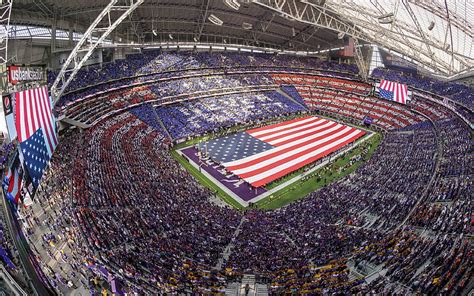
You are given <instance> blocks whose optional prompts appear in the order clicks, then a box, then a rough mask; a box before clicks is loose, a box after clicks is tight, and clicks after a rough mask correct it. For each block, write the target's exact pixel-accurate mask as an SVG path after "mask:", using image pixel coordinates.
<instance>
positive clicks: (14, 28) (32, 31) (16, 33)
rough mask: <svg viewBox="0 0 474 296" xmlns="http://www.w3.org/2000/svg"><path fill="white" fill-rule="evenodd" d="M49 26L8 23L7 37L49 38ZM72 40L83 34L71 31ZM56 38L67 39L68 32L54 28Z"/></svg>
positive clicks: (107, 40)
mask: <svg viewBox="0 0 474 296" xmlns="http://www.w3.org/2000/svg"><path fill="white" fill-rule="evenodd" d="M1 27H2V28H1V30H2V32H3V31H5V30H6V27H5V25H2V26H1ZM51 36H52V33H51V28H46V27H38V26H24V25H10V27H9V30H8V38H9V39H51ZM72 36H73V40H74V41H79V40H80V39H81V38H82V36H83V34H82V33H76V32H73V35H72ZM56 39H57V40H68V39H69V32H68V31H65V30H61V29H58V30H56ZM98 39H99V38H98V37H92V40H93V41H97V40H98ZM104 43H110V39H105V41H104Z"/></svg>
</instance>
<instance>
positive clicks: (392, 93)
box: [378, 79, 410, 104]
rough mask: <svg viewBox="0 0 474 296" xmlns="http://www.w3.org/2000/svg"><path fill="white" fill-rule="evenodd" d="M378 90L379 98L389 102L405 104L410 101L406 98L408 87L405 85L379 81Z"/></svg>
mask: <svg viewBox="0 0 474 296" xmlns="http://www.w3.org/2000/svg"><path fill="white" fill-rule="evenodd" d="M378 89H379V95H380V97H381V98H384V99H387V100H390V101H395V102H397V103H400V104H406V103H407V101H408V100H409V99H410V98H409V96H408V87H407V85H406V84H401V83H398V82H393V81H390V80H383V79H382V80H380V83H379V85H378Z"/></svg>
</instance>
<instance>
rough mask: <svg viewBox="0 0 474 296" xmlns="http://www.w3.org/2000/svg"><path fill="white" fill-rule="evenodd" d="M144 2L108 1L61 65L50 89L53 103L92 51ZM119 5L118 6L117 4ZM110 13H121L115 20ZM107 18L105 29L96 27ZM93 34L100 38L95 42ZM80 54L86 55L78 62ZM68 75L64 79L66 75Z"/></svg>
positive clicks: (133, 0)
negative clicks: (98, 35) (70, 67)
mask: <svg viewBox="0 0 474 296" xmlns="http://www.w3.org/2000/svg"><path fill="white" fill-rule="evenodd" d="M144 1H145V0H130V2H128V1H124V2H125V4H120V3H122V1H119V0H110V3H109V4H108V5H107V6H106V7H105V8H104V10H102V12H101V13H100V14H99V15H98V16H97V18H96V19H95V20H94V21H93V22H92V24H91V25H90V26H89V28H88V29H87V31H86V32H85V33H84V35H83V36H82V38H81V40H79V42H78V43H77V44H76V46H75V47H74V49H73V50H72V52H71V54H70V55H69V57H68V58H67V60H66V62H65V63H64V64H63V66H62V68H61V71H60V72H59V74H58V76H57V77H56V80H55V81H54V83H53V85H52V87H51V94H52V96H53V99H54V103H56V102H57V101H58V100H59V98H60V97H61V95H62V94H63V93H64V91H65V90H66V88H67V87H68V85H69V83H71V81H72V80H73V79H74V77H75V76H76V74H77V72H78V71H79V69H81V67H82V65H83V64H84V63H85V62H86V61H87V60H88V59H89V57H90V56H91V55H92V53H93V52H94V50H95V49H96V48H97V47H98V46H99V45H100V44H102V42H103V41H104V40H105V38H107V36H109V34H110V33H111V32H112V31H113V30H114V29H115V28H116V27H117V26H118V25H120V23H121V22H122V21H123V20H124V19H125V18H126V17H127V16H129V15H130V14H131V13H132V12H133V11H134V10H135V9H136V8H137V7H138V6H140V5H141V4H142V3H143V2H144ZM118 3H119V4H118ZM112 11H123V13H121V14H120V15H119V16H118V17H117V18H116V19H115V20H113V18H112V14H111V12H112ZM104 18H107V20H108V22H107V26H105V27H98V25H99V23H100V22H101V21H102V20H103V19H104ZM94 33H99V34H100V37H99V38H98V39H97V40H96V41H92V38H91V37H92V35H93V34H94ZM88 40H89V45H88V46H87V45H86V46H84V45H85V44H86V41H88ZM82 52H85V53H86V54H85V55H84V56H83V57H82V59H81V60H80V61H79V62H78V61H77V58H78V55H79V54H80V53H82ZM72 63H74V64H73V65H74V67H73V68H72V69H68V68H69V66H70V65H71V64H72ZM68 73H70V74H69V76H68V77H66V74H68ZM60 82H61V85H59V84H60Z"/></svg>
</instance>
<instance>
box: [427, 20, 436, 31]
mask: <svg viewBox="0 0 474 296" xmlns="http://www.w3.org/2000/svg"><path fill="white" fill-rule="evenodd" d="M434 26H435V22H434V21H431V23H430V25H429V26H428V30H430V31H431V30H433V28H434Z"/></svg>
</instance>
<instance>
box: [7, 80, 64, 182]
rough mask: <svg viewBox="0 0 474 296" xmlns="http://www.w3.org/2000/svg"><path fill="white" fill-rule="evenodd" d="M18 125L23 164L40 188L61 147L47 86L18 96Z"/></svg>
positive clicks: (18, 93)
mask: <svg viewBox="0 0 474 296" xmlns="http://www.w3.org/2000/svg"><path fill="white" fill-rule="evenodd" d="M15 125H16V131H17V134H18V141H20V150H21V153H22V156H23V161H24V163H25V165H26V168H27V169H28V173H29V175H30V177H31V178H32V180H33V183H34V185H35V187H38V185H39V181H40V179H41V176H42V175H43V172H44V169H45V167H46V164H47V163H48V161H49V159H50V158H51V155H52V154H53V152H54V149H55V148H56V146H57V144H58V139H57V136H56V126H55V119H54V116H53V112H52V110H51V100H50V98H49V96H48V89H47V87H46V86H44V87H39V88H34V89H28V90H24V91H21V92H17V93H16V94H15Z"/></svg>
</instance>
